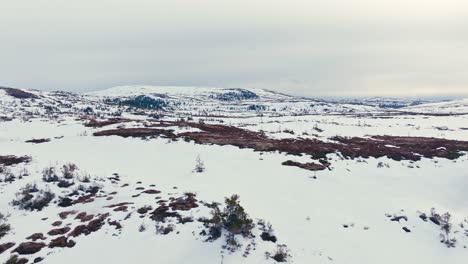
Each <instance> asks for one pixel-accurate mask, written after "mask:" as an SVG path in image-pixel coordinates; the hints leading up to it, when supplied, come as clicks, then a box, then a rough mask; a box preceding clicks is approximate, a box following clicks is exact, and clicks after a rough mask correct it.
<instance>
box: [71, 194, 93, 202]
mask: <svg viewBox="0 0 468 264" xmlns="http://www.w3.org/2000/svg"><path fill="white" fill-rule="evenodd" d="M94 196H96V195H95V194H87V195H83V196H80V197H79V198H78V199H76V200H75V201H73V204H86V203H92V202H94Z"/></svg>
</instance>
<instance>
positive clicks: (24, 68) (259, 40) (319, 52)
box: [0, 0, 468, 96]
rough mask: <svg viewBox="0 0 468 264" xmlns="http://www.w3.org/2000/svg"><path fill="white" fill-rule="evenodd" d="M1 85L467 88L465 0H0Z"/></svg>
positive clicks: (315, 90) (422, 92)
mask: <svg viewBox="0 0 468 264" xmlns="http://www.w3.org/2000/svg"><path fill="white" fill-rule="evenodd" d="M0 12H1V16H0V60H1V61H0V85H4V86H12V87H20V88H33V89H41V90H66V91H91V90H100V89H105V88H108V87H112V86H117V85H127V84H152V85H180V86H216V87H256V88H267V89H272V90H277V91H281V92H286V93H291V94H297V95H306V96H327V95H328V96H337V95H338V96H350V95H351V96H360V95H384V96H385V95H387V96H398V95H406V96H427V95H429V96H431V95H444V94H453V95H455V94H465V95H467V94H468V1H466V0H444V1H439V0H410V1H408V0H393V1H388V0H385V1H384V0H347V1H345V0H326V1H325V0H320V1H315V0H282V1H279V0H234V1H231V0H197V1H188V0H185V1H182V0H167V1H166V0H125V1H123V0H81V1H63V0H34V1H18V0H0Z"/></svg>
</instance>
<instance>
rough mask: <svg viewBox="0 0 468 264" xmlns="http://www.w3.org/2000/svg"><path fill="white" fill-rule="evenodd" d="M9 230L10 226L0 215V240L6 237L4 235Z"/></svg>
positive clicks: (0, 214)
mask: <svg viewBox="0 0 468 264" xmlns="http://www.w3.org/2000/svg"><path fill="white" fill-rule="evenodd" d="M10 230H11V226H10V224H8V223H7V218H6V216H5V215H3V214H2V213H0V239H1V238H2V237H4V236H6V234H8V232H10Z"/></svg>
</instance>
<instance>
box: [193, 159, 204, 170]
mask: <svg viewBox="0 0 468 264" xmlns="http://www.w3.org/2000/svg"><path fill="white" fill-rule="evenodd" d="M193 171H194V172H196V173H202V172H204V171H205V164H204V163H203V161H202V160H201V158H200V155H198V156H197V159H196V160H195V169H194V170H193Z"/></svg>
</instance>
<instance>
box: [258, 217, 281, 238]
mask: <svg viewBox="0 0 468 264" xmlns="http://www.w3.org/2000/svg"><path fill="white" fill-rule="evenodd" d="M258 226H259V227H260V231H262V234H261V235H260V237H261V238H262V240H263V241H271V242H273V243H276V241H277V238H276V236H275V235H274V230H273V226H272V225H271V224H270V223H265V221H263V220H260V221H258Z"/></svg>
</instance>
